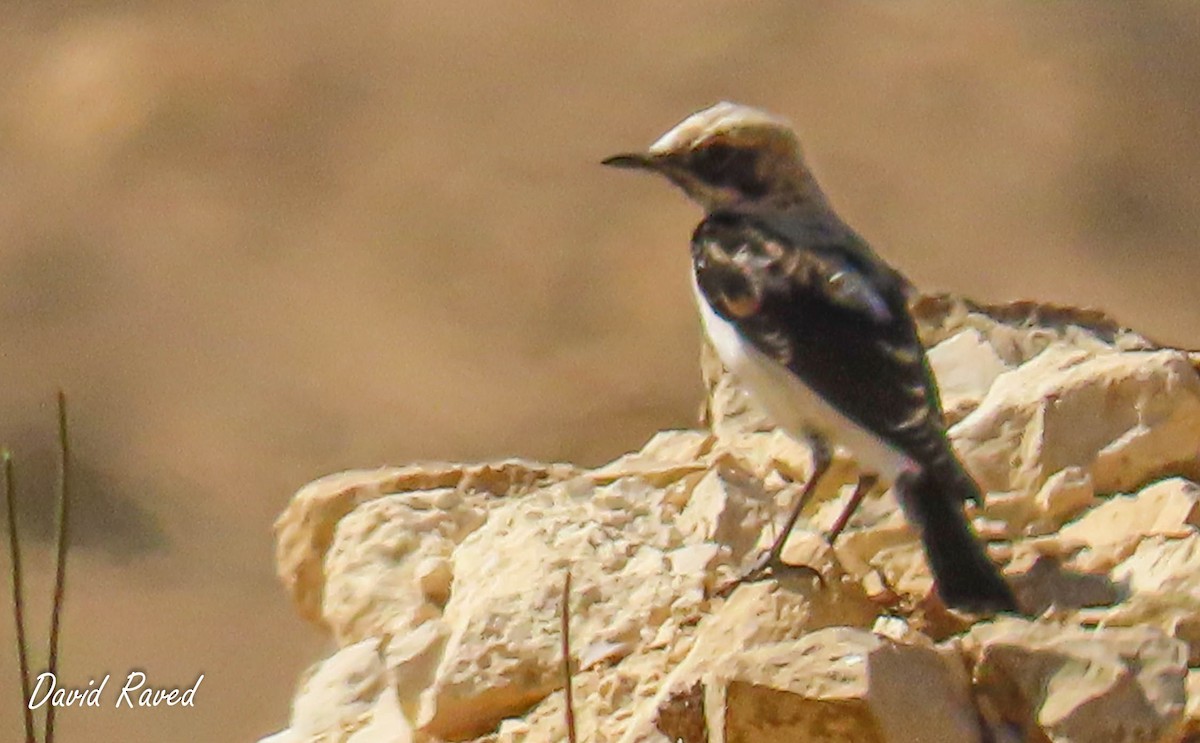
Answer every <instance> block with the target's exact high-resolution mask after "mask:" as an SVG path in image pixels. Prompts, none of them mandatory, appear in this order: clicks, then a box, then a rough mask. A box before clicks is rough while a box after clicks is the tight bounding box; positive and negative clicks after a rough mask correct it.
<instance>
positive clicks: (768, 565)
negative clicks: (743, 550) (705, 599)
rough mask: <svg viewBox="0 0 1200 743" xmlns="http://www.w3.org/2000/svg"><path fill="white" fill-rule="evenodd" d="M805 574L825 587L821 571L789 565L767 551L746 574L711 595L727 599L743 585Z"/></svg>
mask: <svg viewBox="0 0 1200 743" xmlns="http://www.w3.org/2000/svg"><path fill="white" fill-rule="evenodd" d="M801 573H807V574H808V575H810V576H811V577H813V578H816V579H817V583H819V584H820V585H821V587H822V588H824V587H825V576H824V575H822V574H821V571H820V570H818V569H816V568H814V567H813V566H811V565H790V564H788V563H786V562H784V561H783V557H782V556H781V555H779V554H778V553H777V552H776V550H769V551H768V552H765V553H763V556H762V557H760V558H758V559H757V560H755V562H754V564H753V565H751V566H750V568H749V569H748V570H746V572H744V573H742V574H741V575H740V576H738V577H737V578H734V579H733V580H731V581H728V582H727V583H725V584H724V585H722V586H721V587H719V588H718V589H717V590H716V592H715V593H714V594H713V595H714V596H716V597H719V598H727V597H728V596H729V595H730V594H731V593H733V590H734V589H735V588H737V587H738V586H740V585H742V584H743V583H757V582H759V581H761V580H766V579H767V578H779V577H781V576H783V575H785V574H792V575H797V574H801Z"/></svg>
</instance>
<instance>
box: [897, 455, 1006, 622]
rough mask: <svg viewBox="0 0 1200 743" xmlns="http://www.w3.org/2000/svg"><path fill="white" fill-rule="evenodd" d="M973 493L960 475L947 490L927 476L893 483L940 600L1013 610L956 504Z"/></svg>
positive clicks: (970, 483)
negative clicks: (915, 529) (919, 541)
mask: <svg viewBox="0 0 1200 743" xmlns="http://www.w3.org/2000/svg"><path fill="white" fill-rule="evenodd" d="M940 479H941V480H944V479H945V478H940ZM978 492H979V489H978V487H977V486H976V485H975V483H974V482H973V481H972V480H970V477H969V476H968V475H967V474H966V473H965V472H964V473H962V477H956V478H954V481H953V482H952V483H950V484H949V487H947V486H946V485H945V484H943V482H940V481H939V478H935V477H932V476H930V475H929V474H927V473H915V474H913V475H909V476H902V477H901V478H900V479H899V480H897V482H896V494H897V497H898V498H899V500H900V506H901V507H902V508H903V509H904V513H905V515H906V516H907V517H908V520H909V522H910V523H912V524H913V525H914V526H915V527H916V528H917V530H918V531H919V532H920V534H921V542H922V544H923V545H924V547H925V557H926V559H927V560H928V561H929V568H930V570H932V571H933V577H934V580H935V581H936V585H937V590H938V594H939V595H941V597H942V601H944V602H945V603H946V605H947V606H950V607H953V608H955V609H962V610H964V611H970V612H973V613H989V614H990V613H995V612H1016V611H1017V601H1016V598H1015V597H1014V596H1013V593H1012V589H1010V588H1009V586H1008V584H1007V583H1005V581H1004V578H1002V577H1001V576H1000V571H999V570H997V568H996V566H995V564H994V563H992V561H991V559H990V558H989V557H988V555H987V552H986V551H985V550H984V548H983V544H982V543H981V542H980V541H979V537H978V536H976V534H975V531H974V530H973V529H972V528H971V524H970V523H969V522H968V521H967V517H966V515H965V514H964V513H963V510H962V503H963V502H964V501H966V500H968V499H976V498H977V495H978Z"/></svg>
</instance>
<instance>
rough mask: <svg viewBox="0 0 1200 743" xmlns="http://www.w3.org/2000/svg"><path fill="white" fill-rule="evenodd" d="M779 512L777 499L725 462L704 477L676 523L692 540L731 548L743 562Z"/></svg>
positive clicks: (692, 491)
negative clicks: (743, 558) (777, 510)
mask: <svg viewBox="0 0 1200 743" xmlns="http://www.w3.org/2000/svg"><path fill="white" fill-rule="evenodd" d="M775 511H776V505H775V499H774V496H773V495H772V494H770V493H767V492H765V491H764V490H763V488H762V485H761V482H760V481H759V480H757V479H755V478H754V477H752V476H751V475H750V474H749V473H748V472H746V471H745V470H742V469H740V468H739V467H737V466H736V463H734V462H723V463H720V464H718V466H715V467H713V468H712V469H710V470H708V471H707V472H706V473H704V475H703V476H701V478H700V481H699V482H697V483H696V485H695V486H694V487H693V488H692V490H691V497H690V498H689V499H688V502H687V505H686V506H685V507H684V508H683V511H682V512H681V513H680V515H679V518H678V519H676V521H675V526H676V528H677V529H678V530H679V531H680V533H681V534H683V535H684V536H685V537H687V538H688V539H689V540H692V541H695V542H700V541H709V542H717V543H719V544H723V545H727V546H728V547H729V548H730V550H732V553H733V555H734V559H741V558H742V557H743V556H744V555H746V554H747V553H750V552H752V551H753V550H754V549H755V548H756V547H757V545H758V544H759V540H760V536H761V535H762V533H763V532H764V531H765V528H766V527H767V525H768V524H770V523H771V519H772V518H773V517H774V515H775Z"/></svg>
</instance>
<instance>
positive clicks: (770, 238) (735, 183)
mask: <svg viewBox="0 0 1200 743" xmlns="http://www.w3.org/2000/svg"><path fill="white" fill-rule="evenodd" d="M602 163H603V164H604V165H607V166H611V167H616V168H627V169H636V170H642V171H649V172H652V173H657V174H658V175H660V176H664V177H666V178H667V180H669V181H670V182H671V183H673V184H674V185H675V186H677V187H679V188H680V189H682V190H683V192H684V193H685V194H686V195H687V196H688V197H689V198H690V199H691V200H692V201H694V202H695V203H697V204H698V205H699V206H700V207H702V208H703V210H704V212H705V215H704V218H703V220H702V221H701V222H700V224H699V226H698V227H696V229H695V231H694V233H693V234H692V240H691V258H692V269H693V270H692V278H693V282H692V288H693V292H694V294H695V299H696V303H697V306H698V307H699V310H700V315H701V320H702V325H703V327H704V330H705V332H706V334H707V336H708V338H709V340H710V341H711V343H712V345H713V347H714V348H715V349H716V351H717V353H718V355H719V356H720V359H721V361H722V363H723V365H724V366H725V367H726V368H727V369H728V370H729V371H730V372H732V373H733V374H734V376H735V377H736V378H737V379H738V380H739V382H740V383H741V385H742V387H743V388H744V389H746V391H747V392H748V393H749V395H750V398H751V399H752V400H753V401H754V402H755V403H756V404H757V405H758V406H759V407H760V408H762V409H763V410H764V411H765V412H766V413H767V414H768V415H769V416H770V417H771V418H772V419H773V420H774V421H775V422H776V423H777V424H778V425H779V426H780V427H781V428H782V429H783V430H784V431H785V432H787V433H788V434H789V435H792V436H793V437H795V438H797V439H799V440H802V441H806V442H810V443H811V446H812V451H813V460H814V463H813V471H812V473H811V474H810V476H809V478H808V480H807V482H806V483H805V485H804V489H803V490H802V492H801V494H800V496H799V497H798V498H797V500H796V502H795V504H794V506H793V509H792V511H791V513H790V514H789V517H788V519H787V521H786V524H785V528H784V529H783V531H782V532H781V534H780V535H779V537H778V538H777V539H776V540H775V544H774V545H772V547H771V549H770V550H769V551H768V552H767V553H766V554H765V555H764V557H763V558H762V559H761V560H760V561H759V562H758V564H757V565H756V566H755V568H754V569H752V570H751V571H749V572H748V573H747V575H746V576H744V578H746V579H751V580H756V579H759V578H760V577H762V576H763V575H765V574H766V573H767V572H770V571H774V570H775V569H779V568H783V567H785V564H784V563H783V561H782V551H783V545H784V544H785V543H786V540H787V538H788V536H789V534H790V532H791V530H792V527H793V526H794V525H795V522H796V519H797V518H798V517H799V515H800V512H801V510H802V509H803V508H804V505H805V503H806V502H807V500H808V499H809V498H810V497H811V495H812V493H813V492H814V491H815V489H816V485H817V483H818V482H819V480H820V478H821V477H822V476H823V475H824V474H825V473H826V472H827V470H828V469H829V467H830V464H831V462H832V453H833V451H836V450H842V451H845V452H846V453H848V454H850V455H851V456H852V457H853V458H854V459H855V460H856V461H857V462H858V464H859V466H860V469H861V470H862V471H863V472H864V473H865V475H864V476H863V477H862V478H861V479H860V481H859V482H858V485H857V487H856V489H855V493H854V495H853V496H852V498H851V503H850V505H849V508H848V509H847V512H846V513H844V514H843V516H842V518H840V519H839V520H838V525H837V526H836V527H835V532H834V533H833V538H836V532H837V531H840V529H841V528H842V527H843V526H844V525H845V521H846V520H847V519H848V518H849V515H850V512H851V511H852V510H853V508H854V507H856V506H857V504H858V501H860V500H861V499H862V497H863V496H864V495H865V494H866V492H867V491H869V490H870V489H871V488H872V487H873V486H874V485H875V484H876V483H877V482H878V483H879V484H882V485H884V486H891V487H892V491H893V493H895V495H896V498H897V500H898V502H899V504H900V507H901V510H902V511H903V513H904V515H905V517H906V518H907V519H908V521H909V522H910V523H911V524H913V526H914V527H915V529H916V531H917V532H918V534H919V536H920V538H921V542H922V545H923V548H924V552H925V556H926V560H927V563H928V565H929V567H930V569H931V571H932V573H933V576H934V585H935V587H936V590H937V592H938V594H939V595H940V597H941V599H942V601H943V602H944V603H945V604H946V605H947V606H949V607H951V608H954V609H958V610H963V611H968V612H972V613H999V612H1015V611H1017V602H1016V599H1015V597H1014V595H1013V592H1012V590H1011V588H1010V587H1009V585H1008V584H1007V583H1006V582H1005V580H1004V578H1003V577H1002V576H1001V574H1000V571H999V570H998V569H997V567H996V566H995V564H994V563H993V562H992V561H991V559H990V558H989V557H988V555H987V552H986V550H985V549H984V547H983V545H982V543H981V542H980V540H979V538H978V536H977V535H976V534H975V532H974V530H973V529H972V528H971V524H970V522H969V521H968V520H967V518H966V515H965V514H964V512H963V505H964V503H965V502H966V501H975V502H976V503H982V500H983V495H982V491H981V490H980V488H979V485H978V484H977V483H976V482H975V480H974V479H973V478H972V477H971V475H970V474H969V473H968V472H967V470H966V468H965V467H964V466H963V464H962V463H961V462H960V461H959V459H958V457H957V456H956V454H955V452H954V449H953V447H952V446H951V443H950V440H949V438H948V436H947V431H946V426H945V420H944V416H943V414H942V407H941V402H940V399H939V392H938V387H937V383H936V381H935V379H934V376H933V373H932V371H931V369H930V365H929V360H928V358H927V356H926V354H925V349H924V346H923V345H922V344H921V341H920V338H919V336H918V332H917V326H916V322H915V320H914V318H913V316H912V313H911V310H910V308H909V300H910V298H911V297H913V296H914V295H915V290H914V288H913V285H912V283H911V282H910V281H908V279H906V278H905V277H904V276H903V275H902V274H901V273H900V272H899V271H897V270H896V269H894V268H892V267H891V266H890V265H889V264H888V263H886V262H885V261H884V260H883V259H882V258H881V257H879V256H878V255H877V254H876V253H875V251H874V250H873V249H872V248H871V246H870V244H869V243H868V242H867V241H866V240H865V239H864V238H863V237H861V236H860V235H859V234H858V233H857V232H855V231H854V230H853V229H852V228H851V227H850V226H849V225H848V224H847V223H846V222H845V221H843V219H842V218H841V217H840V216H839V215H838V213H837V212H836V211H835V210H834V209H833V207H832V206H831V205H830V202H829V200H828V198H827V197H826V195H825V193H824V191H822V189H821V187H820V186H819V185H818V183H817V180H816V178H815V176H814V175H813V173H812V171H811V170H810V169H809V167H808V165H807V163H806V160H805V158H804V156H803V154H802V151H801V146H800V142H799V138H798V137H797V135H796V133H795V131H794V129H793V128H792V126H791V125H790V124H789V123H788V121H786V120H785V119H783V118H780V117H778V116H775V115H773V114H771V113H768V112H766V111H763V110H760V109H757V108H753V107H750V106H745V105H740V104H736V103H730V102H721V103H717V104H716V105H713V106H710V107H708V108H705V109H703V110H700V111H697V112H696V113H693V114H691V115H690V116H688V117H687V118H685V119H684V120H683V121H681V122H680V123H679V124H677V125H676V126H674V127H672V128H671V129H670V130H669V131H667V132H666V133H665V134H663V135H662V136H661V137H660V138H659V139H658V140H657V141H655V142H654V143H653V144H651V145H650V147H649V148H648V149H646V150H644V151H635V152H629V153H624V154H619V155H614V156H612V157H608V158H606V159H604V160H603V161H602Z"/></svg>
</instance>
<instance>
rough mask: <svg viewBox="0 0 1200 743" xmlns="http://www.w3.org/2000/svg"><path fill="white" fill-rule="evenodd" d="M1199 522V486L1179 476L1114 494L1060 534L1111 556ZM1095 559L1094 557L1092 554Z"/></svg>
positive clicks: (1178, 533)
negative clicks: (1155, 536)
mask: <svg viewBox="0 0 1200 743" xmlns="http://www.w3.org/2000/svg"><path fill="white" fill-rule="evenodd" d="M1197 522H1200V487H1198V486H1197V485H1196V484H1195V483H1193V482H1191V481H1189V480H1185V479H1183V478H1179V477H1173V478H1170V479H1168V480H1163V481H1161V482H1157V483H1154V484H1153V485H1150V486H1148V487H1145V488H1142V489H1141V490H1140V491H1138V492H1137V493H1134V494H1133V495H1116V496H1113V497H1111V498H1108V499H1107V500H1105V501H1104V502H1102V503H1101V504H1100V505H1099V506H1097V507H1096V508H1093V509H1091V510H1090V511H1088V512H1087V513H1086V514H1084V515H1083V516H1082V517H1080V518H1079V519H1077V520H1076V521H1074V522H1072V523H1070V524H1067V525H1066V526H1064V527H1063V528H1062V530H1061V531H1060V532H1059V535H1060V536H1061V537H1062V538H1064V539H1068V540H1077V541H1081V542H1084V543H1085V544H1087V545H1088V547H1089V548H1091V549H1092V550H1094V551H1096V552H1100V553H1104V554H1107V555H1109V556H1110V559H1111V561H1112V564H1115V563H1116V562H1119V561H1121V560H1123V559H1125V558H1126V557H1128V556H1129V555H1130V553H1132V552H1133V549H1134V548H1135V547H1136V546H1137V543H1138V542H1139V541H1140V540H1141V539H1142V538H1143V537H1146V536H1151V535H1160V536H1168V537H1169V536H1184V535H1186V534H1188V533H1189V532H1192V531H1195V527H1196V526H1197ZM1093 560H1094V558H1093Z"/></svg>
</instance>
